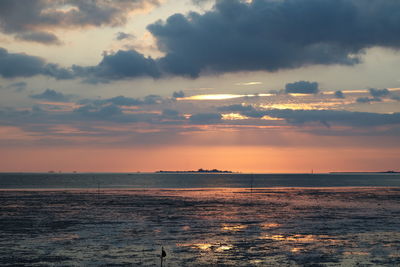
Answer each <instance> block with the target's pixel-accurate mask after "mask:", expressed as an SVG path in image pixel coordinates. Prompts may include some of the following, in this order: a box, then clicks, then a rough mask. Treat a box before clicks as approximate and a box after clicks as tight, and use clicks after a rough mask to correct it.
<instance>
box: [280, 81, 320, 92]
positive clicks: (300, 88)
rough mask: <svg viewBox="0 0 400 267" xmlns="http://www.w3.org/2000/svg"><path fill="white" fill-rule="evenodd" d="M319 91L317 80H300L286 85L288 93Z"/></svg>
mask: <svg viewBox="0 0 400 267" xmlns="http://www.w3.org/2000/svg"><path fill="white" fill-rule="evenodd" d="M318 91H319V89H318V83H317V82H308V81H298V82H294V83H287V84H286V86H285V92H286V93H288V94H316V93H318Z"/></svg>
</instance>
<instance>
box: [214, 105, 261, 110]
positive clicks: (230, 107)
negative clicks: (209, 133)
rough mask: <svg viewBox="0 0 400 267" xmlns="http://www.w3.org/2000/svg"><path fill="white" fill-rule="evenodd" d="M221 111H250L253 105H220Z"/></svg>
mask: <svg viewBox="0 0 400 267" xmlns="http://www.w3.org/2000/svg"><path fill="white" fill-rule="evenodd" d="M218 110H219V111H228V112H250V111H253V110H254V108H253V106H250V105H240V104H233V105H228V106H221V107H218Z"/></svg>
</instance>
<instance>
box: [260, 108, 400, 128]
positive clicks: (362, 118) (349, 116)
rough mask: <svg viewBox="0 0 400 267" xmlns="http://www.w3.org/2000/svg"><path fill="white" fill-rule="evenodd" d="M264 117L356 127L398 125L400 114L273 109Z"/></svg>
mask: <svg viewBox="0 0 400 267" xmlns="http://www.w3.org/2000/svg"><path fill="white" fill-rule="evenodd" d="M265 113H266V115H268V116H271V117H275V118H282V119H285V120H286V121H287V122H289V123H292V124H303V123H307V122H320V123H322V124H323V125H329V124H330V123H336V124H339V125H349V126H358V127H372V126H381V125H391V124H400V113H392V114H381V113H369V112H352V111H340V110H291V109H274V110H268V111H265Z"/></svg>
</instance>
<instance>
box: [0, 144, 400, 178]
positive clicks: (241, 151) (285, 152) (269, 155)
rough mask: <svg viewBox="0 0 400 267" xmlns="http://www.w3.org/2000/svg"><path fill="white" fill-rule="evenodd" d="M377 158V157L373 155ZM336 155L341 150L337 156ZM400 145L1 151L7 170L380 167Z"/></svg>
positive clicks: (0, 165) (394, 158)
mask: <svg viewBox="0 0 400 267" xmlns="http://www.w3.org/2000/svg"><path fill="white" fill-rule="evenodd" d="M378 153H379V154H380V155H381V157H379V158H377V157H376V154H378ZM337 155H341V157H340V158H338V157H337ZM399 158H400V151H399V149H394V148H393V149H389V148H388V149H385V150H382V149H372V148H369V149H368V148H365V149H361V148H359V149H352V148H337V147H336V148H335V147H333V148H330V149H325V148H282V147H266V146H212V147H207V146H205V147H204V146H186V147H174V146H172V147H159V148H156V147H153V148H144V147H142V148H132V149H129V148H120V149H117V148H94V147H75V148H64V149H60V148H40V149H27V148H19V149H17V148H10V149H3V150H2V153H1V154H0V171H2V172H7V171H13V172H47V171H50V170H53V171H62V172H72V171H78V172H136V171H141V172H153V171H157V170H197V169H198V168H205V169H212V168H217V169H221V170H231V171H235V172H247V173H309V172H310V171H311V169H313V170H314V172H329V171H360V170H362V171H384V170H388V169H391V166H397V165H396V164H397V163H398V159H399Z"/></svg>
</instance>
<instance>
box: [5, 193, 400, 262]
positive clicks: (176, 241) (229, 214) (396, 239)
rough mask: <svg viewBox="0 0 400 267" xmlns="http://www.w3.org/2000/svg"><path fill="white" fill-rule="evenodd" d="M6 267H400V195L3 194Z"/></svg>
mask: <svg viewBox="0 0 400 267" xmlns="http://www.w3.org/2000/svg"><path fill="white" fill-rule="evenodd" d="M0 202H1V205H0V250H1V251H2V253H1V254H0V265H1V266H18V265H21V266H22V265H29V266H48V265H52V266H54V265H55V266H82V265H85V266H102V265H103V266H106V265H107V266H110V265H113V266H124V265H132V266H159V265H160V258H159V255H160V251H161V246H163V247H164V249H165V251H166V253H167V257H166V258H165V261H164V266H357V265H359V266H398V265H400V252H399V251H400V188H388V187H379V188H378V187H368V188H359V187H345V188H257V189H248V188H235V189H231V188H230V189H227V188H223V189H219V188H206V189H202V188H196V189H147V190H142V189H123V190H120V189H118V190H115V189H103V190H95V189H85V190H71V189H68V190H63V189H58V190H53V189H49V190H36V189H34V190H2V191H0Z"/></svg>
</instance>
